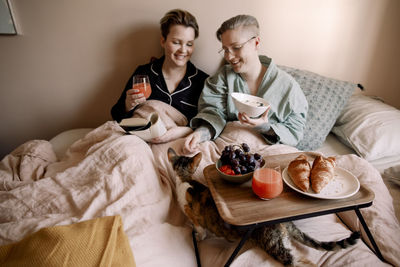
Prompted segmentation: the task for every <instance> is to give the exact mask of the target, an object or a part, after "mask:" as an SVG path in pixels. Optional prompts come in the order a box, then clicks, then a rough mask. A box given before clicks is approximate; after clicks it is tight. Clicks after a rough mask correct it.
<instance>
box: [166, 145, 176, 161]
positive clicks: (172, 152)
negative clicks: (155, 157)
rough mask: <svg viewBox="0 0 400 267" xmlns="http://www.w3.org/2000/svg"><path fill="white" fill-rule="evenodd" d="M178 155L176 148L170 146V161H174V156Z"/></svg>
mask: <svg viewBox="0 0 400 267" xmlns="http://www.w3.org/2000/svg"><path fill="white" fill-rule="evenodd" d="M176 156H177V155H176V152H175V150H173V149H172V148H171V147H170V148H168V160H169V161H170V162H172V159H173V158H174V157H176Z"/></svg>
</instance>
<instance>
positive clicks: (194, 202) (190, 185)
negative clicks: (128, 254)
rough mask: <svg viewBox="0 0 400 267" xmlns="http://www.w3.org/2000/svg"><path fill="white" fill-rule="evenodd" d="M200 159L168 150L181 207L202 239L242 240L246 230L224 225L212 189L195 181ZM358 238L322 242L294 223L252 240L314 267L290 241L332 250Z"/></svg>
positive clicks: (288, 260)
mask: <svg viewBox="0 0 400 267" xmlns="http://www.w3.org/2000/svg"><path fill="white" fill-rule="evenodd" d="M201 157H202V156H201V153H198V154H196V155H195V156H194V157H185V156H178V155H177V154H176V153H175V151H174V150H173V149H172V148H170V149H168V158H169V161H170V162H171V164H172V166H173V169H174V171H175V173H176V177H175V185H176V192H177V197H178V202H179V205H180V208H181V209H182V211H183V212H184V213H185V214H186V216H187V217H188V218H189V220H190V221H191V222H192V224H193V227H194V228H195V230H196V232H197V234H198V238H199V239H203V238H205V236H206V230H208V231H210V232H211V233H213V234H214V235H216V236H219V237H224V238H225V239H227V240H229V241H233V240H236V239H239V238H241V237H242V236H243V235H244V232H243V230H239V229H238V228H236V227H234V226H232V225H229V224H227V223H225V222H224V221H223V220H222V218H221V217H220V216H219V213H218V210H217V207H216V205H215V203H214V200H213V198H212V196H211V192H210V190H209V189H208V188H207V187H206V186H205V185H203V184H202V183H199V182H197V181H195V180H193V179H192V175H193V173H194V172H195V171H196V169H197V167H198V165H199V163H200V161H201ZM359 238H360V233H359V232H354V233H353V234H352V235H351V236H350V237H348V238H346V239H343V240H340V241H332V242H320V241H318V240H315V239H313V238H312V237H310V236H308V235H307V234H305V233H303V232H302V231H301V230H300V229H298V228H297V227H296V226H295V224H293V223H292V222H285V223H279V224H275V225H268V226H262V227H259V228H257V229H255V230H254V231H253V233H252V234H251V236H250V238H249V241H251V242H253V243H254V244H256V245H257V246H259V247H261V248H262V249H264V250H265V251H266V252H267V253H269V254H270V255H271V256H273V257H274V258H275V259H277V260H278V261H280V262H281V263H283V264H285V265H295V266H310V265H313V264H312V263H311V262H309V261H308V260H307V259H305V258H303V257H298V256H295V255H294V254H293V253H292V251H291V250H290V248H289V247H290V245H289V239H295V240H297V241H299V242H300V243H303V244H305V245H307V246H309V247H312V248H315V249H319V250H328V251H332V250H338V249H341V248H347V247H349V246H351V245H354V244H355V243H356V242H357V239H359Z"/></svg>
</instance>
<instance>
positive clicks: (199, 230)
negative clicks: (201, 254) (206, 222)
mask: <svg viewBox="0 0 400 267" xmlns="http://www.w3.org/2000/svg"><path fill="white" fill-rule="evenodd" d="M194 229H195V231H196V233H195V236H196V240H197V241H202V240H204V239H205V238H206V237H207V230H206V229H204V228H203V227H201V226H195V227H194Z"/></svg>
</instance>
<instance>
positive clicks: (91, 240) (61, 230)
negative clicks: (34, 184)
mask: <svg viewBox="0 0 400 267" xmlns="http://www.w3.org/2000/svg"><path fill="white" fill-rule="evenodd" d="M0 266H4V267H5V266H30V267H32V266H74V267H75V266H136V265H135V261H134V258H133V254H132V251H131V247H130V245H129V241H128V238H127V237H126V235H125V232H124V230H123V226H122V219H121V217H120V216H119V215H117V216H110V217H103V218H97V219H93V220H89V221H84V222H80V223H76V224H72V225H65V226H54V227H49V228H43V229H41V230H39V231H38V232H36V233H33V234H32V235H30V236H27V237H25V238H24V239H22V240H21V241H19V242H17V243H14V244H9V245H6V246H1V247H0Z"/></svg>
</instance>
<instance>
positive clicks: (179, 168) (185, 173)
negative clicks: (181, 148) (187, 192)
mask: <svg viewBox="0 0 400 267" xmlns="http://www.w3.org/2000/svg"><path fill="white" fill-rule="evenodd" d="M201 158H202V154H201V152H199V153H197V154H196V155H194V156H193V157H186V156H179V155H177V154H176V152H175V150H173V149H172V148H168V159H169V161H170V162H171V164H172V168H173V169H174V171H175V172H176V174H177V176H178V177H179V178H180V179H181V181H182V182H187V181H190V180H191V179H192V175H193V174H194V172H195V171H196V170H197V167H198V166H199V164H200V161H201Z"/></svg>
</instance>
